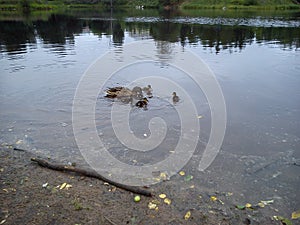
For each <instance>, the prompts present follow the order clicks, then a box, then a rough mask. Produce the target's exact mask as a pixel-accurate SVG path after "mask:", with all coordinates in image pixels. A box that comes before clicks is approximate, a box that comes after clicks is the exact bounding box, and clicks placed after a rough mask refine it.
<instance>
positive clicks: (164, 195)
mask: <svg viewBox="0 0 300 225" xmlns="http://www.w3.org/2000/svg"><path fill="white" fill-rule="evenodd" d="M159 197H160V198H161V199H164V198H166V197H167V196H166V194H160V195H159Z"/></svg>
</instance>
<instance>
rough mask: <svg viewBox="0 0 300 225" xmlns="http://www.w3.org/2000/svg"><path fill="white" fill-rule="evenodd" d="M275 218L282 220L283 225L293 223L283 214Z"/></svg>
mask: <svg viewBox="0 0 300 225" xmlns="http://www.w3.org/2000/svg"><path fill="white" fill-rule="evenodd" d="M273 218H274V219H275V220H280V222H281V223H282V224H283V225H293V224H292V222H291V221H290V220H289V219H287V218H284V217H282V216H273Z"/></svg>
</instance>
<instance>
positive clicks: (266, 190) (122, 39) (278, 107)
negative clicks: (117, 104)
mask: <svg viewBox="0 0 300 225" xmlns="http://www.w3.org/2000/svg"><path fill="white" fill-rule="evenodd" d="M210 15H211V16H210ZM101 18H105V19H101ZM141 18H143V19H141ZM220 18H222V19H220ZM238 18H242V19H240V20H239V21H242V23H235V22H236V21H237V20H238ZM260 18H262V19H260ZM268 18H269V19H268ZM295 18H297V15H294V14H280V15H276V16H273V15H265V16H262V15H257V14H251V13H250V14H237V15H228V14H224V12H223V14H216V12H210V13H204V14H203V15H202V16H201V15H200V16H199V15H194V14H192V15H190V16H189V15H188V14H187V12H184V13H183V14H166V15H161V14H159V13H158V12H151V13H149V12H148V11H143V12H141V11H138V12H137V15H136V16H133V15H128V16H126V15H118V14H110V13H103V14H101V15H99V14H97V13H91V14H82V13H79V14H78V15H77V14H71V13H70V14H66V15H63V14H54V15H50V16H49V17H47V18H43V19H30V18H29V19H28V18H27V20H18V21H17V20H14V19H11V20H2V21H0V51H1V54H0V129H1V136H0V141H1V143H9V144H11V143H15V142H17V141H18V140H22V145H23V146H22V147H24V148H29V149H32V150H36V149H41V150H42V151H43V152H42V153H41V154H44V155H51V156H53V155H54V158H59V159H66V160H68V161H70V156H71V157H72V160H73V161H79V160H80V154H79V153H78V152H77V151H76V149H77V146H76V143H75V140H74V136H73V133H72V115H71V109H72V101H73V97H74V93H75V90H76V86H77V84H78V82H79V80H80V78H81V76H82V74H83V73H84V71H85V70H86V69H87V68H88V66H89V65H90V64H91V62H93V61H94V60H95V59H96V58H98V57H99V56H101V55H103V54H104V53H105V52H106V51H107V50H109V49H111V50H113V52H114V53H115V55H114V57H115V58H116V59H117V60H120V61H122V57H123V55H122V54H123V52H122V48H123V45H124V44H126V43H130V42H134V41H137V40H143V39H150V40H151V41H152V42H153V45H155V47H156V48H157V56H158V58H159V60H160V64H159V66H158V68H159V70H158V71H163V70H164V71H166V73H165V74H168V73H167V72H168V71H169V72H170V68H168V64H167V62H168V60H171V59H172V57H173V54H174V52H173V47H174V45H180V46H181V47H182V51H185V50H186V49H189V50H191V51H193V52H194V53H195V54H197V55H198V56H200V57H201V58H202V59H204V61H205V62H206V63H207V64H208V65H209V66H210V68H211V69H212V70H213V72H214V73H215V74H216V77H217V79H218V81H219V82H220V86H221V88H222V90H223V93H224V97H225V100H226V106H227V111H228V123H227V131H226V136H225V139H224V143H223V146H222V150H221V153H220V154H219V155H218V157H217V158H216V160H215V161H214V163H213V164H212V166H211V167H210V168H209V170H208V171H207V172H206V173H203V174H202V173H199V171H195V170H194V168H197V163H198V162H199V159H200V157H201V150H203V148H204V147H205V143H207V140H208V134H209V130H210V125H211V124H210V122H211V121H210V109H209V105H208V103H207V101H206V99H205V96H204V95H203V93H202V94H199V90H198V89H197V87H195V86H194V85H193V84H192V82H191V81H190V80H188V79H186V78H184V77H182V75H180V74H177V73H176V72H174V71H172V72H170V74H168V75H166V76H169V78H170V79H173V80H174V81H176V82H177V83H180V85H181V86H182V87H184V88H185V89H186V90H188V92H189V94H190V95H191V96H192V98H193V99H194V100H195V104H196V105H197V107H198V108H197V109H198V112H199V115H201V116H203V117H202V119H201V120H200V122H201V132H200V133H201V138H200V142H199V149H197V151H196V154H195V155H194V156H193V160H194V161H193V160H192V162H191V164H192V166H191V167H190V168H188V169H189V170H190V173H193V175H194V177H195V178H199V179H198V180H201V185H205V186H208V187H210V188H215V189H217V190H223V191H228V192H234V193H242V194H244V195H243V196H242V197H240V198H242V199H243V198H244V199H243V200H245V202H246V201H250V200H253V201H255V202H258V201H260V200H267V199H275V200H276V201H278V202H279V203H278V204H279V205H276V206H275V207H277V208H280V210H282V211H283V212H286V213H290V211H292V209H295V208H296V206H297V205H298V204H299V201H298V200H297V199H299V192H298V191H297V190H298V189H297V188H298V187H299V183H300V182H299V176H298V174H299V166H293V165H295V163H296V164H298V165H299V157H300V156H299V148H300V145H299V143H300V137H299V133H300V130H299V127H300V124H299V121H300V118H299V115H300V105H299V99H300V92H299V90H300V89H299V86H300V77H299V71H300V67H299V59H300V55H299V44H300V39H299V38H300V29H299V20H298V21H297V20H296V19H295ZM217 21H221V22H220V23H218V22H217ZM266 21H269V22H266ZM274 21H275V22H274ZM278 21H279V22H278ZM270 23H276V26H270ZM216 53H217V54H216ZM149 71H152V69H149V70H147V67H143V68H139V70H138V72H137V70H135V69H134V68H131V69H130V68H128V73H126V76H123V77H122V78H120V79H117V80H114V79H112V80H111V81H108V84H107V85H108V86H114V85H126V84H127V82H128V80H129V79H133V78H136V77H138V76H139V73H141V72H149ZM158 71H156V73H158ZM154 75H157V74H154ZM109 82H111V83H109ZM144 85H146V84H144ZM153 89H154V95H155V86H153ZM172 91H173V90H172ZM172 91H170V96H171V93H172ZM98 103H99V104H98V105H97V107H98V108H97V110H100V111H101V110H102V112H105V113H103V114H100V113H99V114H97V117H96V120H97V128H99V130H101V129H100V128H104V130H103V131H102V133H101V132H100V133H99V135H100V136H103V137H105V138H104V139H105V142H106V144H107V145H109V146H110V148H111V149H110V150H111V153H112V154H114V155H115V156H116V157H119V158H120V160H123V161H124V162H128V158H131V159H132V158H134V155H132V152H130V151H129V150H127V149H125V150H124V149H123V152H122V154H123V155H122V154H120V152H121V151H120V149H121V147H120V145H119V143H116V140H115V139H113V138H111V139H109V138H108V137H109V136H110V135H111V134H112V132H113V131H112V130H111V127H109V126H108V125H109V116H110V114H109V107H110V106H111V104H112V103H111V102H109V101H105V100H103V99H101V95H100V96H99V101H98ZM151 104H152V105H150V106H149V110H147V111H146V112H143V111H134V112H133V114H132V115H131V116H134V117H135V118H136V119H137V120H138V121H139V123H137V124H133V126H132V128H133V131H134V132H135V133H136V134H137V136H138V135H140V136H141V137H143V135H142V134H144V133H146V132H147V131H148V130H147V122H148V121H149V119H151V117H153V116H161V117H162V118H166V121H167V122H168V123H170V124H171V125H172V126H171V127H170V132H169V133H168V135H169V136H168V138H167V139H166V143H165V145H164V151H162V152H160V153H161V155H160V157H161V158H164V157H165V156H166V155H168V154H169V150H170V149H167V148H168V147H174V146H172V145H171V144H170V143H171V142H172V140H173V138H174V139H176V138H177V137H178V136H179V135H180V134H179V125H178V123H179V122H178V117H176V115H174V117H173V116H170V114H171V113H172V107H171V106H170V105H167V104H165V105H164V104H163V103H162V102H160V101H158V100H157V99H155V98H153V99H152V101H151ZM151 107H152V108H151ZM172 115H173V114H172ZM145 117H146V120H145ZM174 121H175V124H172V123H173V122H174ZM176 121H177V124H176ZM144 128H145V129H144ZM139 129H142V130H143V132H142V133H141V132H140V131H139ZM144 130H145V131H144ZM139 132H140V133H139ZM19 143H20V142H19ZM172 143H174V142H172ZM114 144H115V146H114ZM151 154H152V153H149V155H150V156H151V157H152V156H153V155H151ZM124 155H127V156H126V157H128V158H126V157H125V156H124ZM145 160H148V159H145ZM154 161H155V160H154ZM249 186H250V187H249ZM262 189H263V190H262ZM275 190H276V191H275ZM286 215H287V214H286Z"/></svg>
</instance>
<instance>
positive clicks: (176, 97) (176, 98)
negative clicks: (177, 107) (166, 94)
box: [172, 91, 180, 103]
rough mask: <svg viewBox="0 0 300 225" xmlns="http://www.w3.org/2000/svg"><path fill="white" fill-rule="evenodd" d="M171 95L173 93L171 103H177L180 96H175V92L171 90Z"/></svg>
mask: <svg viewBox="0 0 300 225" xmlns="http://www.w3.org/2000/svg"><path fill="white" fill-rule="evenodd" d="M172 95H173V98H172V99H173V103H177V102H179V100H180V98H179V97H178V96H177V94H176V92H175V91H174V92H173V94H172Z"/></svg>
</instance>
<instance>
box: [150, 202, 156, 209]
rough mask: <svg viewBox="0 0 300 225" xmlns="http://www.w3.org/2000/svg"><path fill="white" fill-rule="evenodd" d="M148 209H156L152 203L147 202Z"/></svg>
mask: <svg viewBox="0 0 300 225" xmlns="http://www.w3.org/2000/svg"><path fill="white" fill-rule="evenodd" d="M148 208H149V209H155V208H157V205H156V204H154V203H153V202H149V203H148Z"/></svg>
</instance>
